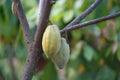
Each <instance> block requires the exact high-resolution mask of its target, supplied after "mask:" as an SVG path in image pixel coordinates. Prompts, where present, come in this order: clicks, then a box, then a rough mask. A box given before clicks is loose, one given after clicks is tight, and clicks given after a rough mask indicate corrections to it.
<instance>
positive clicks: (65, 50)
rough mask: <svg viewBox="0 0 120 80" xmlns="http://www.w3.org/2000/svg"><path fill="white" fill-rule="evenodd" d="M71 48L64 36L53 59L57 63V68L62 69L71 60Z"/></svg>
mask: <svg viewBox="0 0 120 80" xmlns="http://www.w3.org/2000/svg"><path fill="white" fill-rule="evenodd" d="M69 55H70V48H69V44H68V43H67V42H66V40H65V39H64V38H61V46H60V50H59V51H58V53H57V54H56V55H55V56H53V57H52V61H53V62H54V64H55V65H56V67H57V68H59V69H62V68H64V67H65V65H66V64H67V62H68V60H69Z"/></svg>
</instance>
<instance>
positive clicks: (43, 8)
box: [12, 0, 120, 80]
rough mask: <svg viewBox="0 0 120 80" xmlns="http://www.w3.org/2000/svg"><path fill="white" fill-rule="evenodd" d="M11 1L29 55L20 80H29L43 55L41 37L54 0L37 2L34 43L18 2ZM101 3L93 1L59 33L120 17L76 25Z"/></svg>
mask: <svg viewBox="0 0 120 80" xmlns="http://www.w3.org/2000/svg"><path fill="white" fill-rule="evenodd" d="M12 1H13V2H14V5H13V7H14V10H15V13H16V14H17V15H16V16H17V17H18V19H19V21H20V24H21V27H22V31H23V34H24V38H25V40H26V43H27V45H28V46H27V48H28V53H29V54H28V56H27V60H26V64H25V67H24V70H23V73H22V76H21V79H20V80H31V79H32V76H33V73H34V70H35V67H36V64H37V62H38V60H39V58H40V55H41V54H42V53H43V51H42V44H41V43H42V36H43V32H44V30H45V29H46V27H47V24H48V21H49V15H50V12H51V8H52V5H53V4H54V3H55V1H54V0H39V1H40V4H41V5H40V17H39V22H38V27H37V30H36V33H35V37H34V41H33V39H32V38H31V35H30V29H29V25H28V22H27V19H26V16H25V14H24V11H23V8H22V5H21V2H20V0H12ZM101 1H102V0H95V2H94V3H93V4H92V5H91V6H90V7H89V8H88V9H87V10H86V11H84V12H83V13H82V14H81V15H80V16H78V17H77V18H75V19H74V20H73V21H72V22H71V23H70V24H68V25H67V26H66V27H65V28H64V29H63V30H61V33H66V32H67V31H71V30H74V29H78V28H81V27H85V26H87V25H91V24H95V23H98V22H102V21H105V20H108V19H112V18H116V17H118V16H120V12H119V13H116V14H114V15H109V16H106V17H102V18H98V19H95V20H91V21H87V22H84V23H81V24H78V23H79V22H80V21H81V20H82V19H84V18H85V17H86V16H87V15H89V14H90V13H91V12H92V11H93V10H94V9H95V8H96V7H97V6H98V4H100V2H101Z"/></svg>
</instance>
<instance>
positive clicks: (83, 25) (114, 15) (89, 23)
mask: <svg viewBox="0 0 120 80" xmlns="http://www.w3.org/2000/svg"><path fill="white" fill-rule="evenodd" d="M116 17H120V12H118V13H115V14H112V15H108V16H105V17H102V18H98V19H94V20H91V21H86V22H84V23H81V24H77V25H74V26H71V27H69V28H67V29H64V30H61V33H64V32H65V31H66V30H67V31H72V30H75V29H78V28H82V27H86V26H88V25H92V24H96V23H99V22H103V21H106V20H109V19H112V18H116Z"/></svg>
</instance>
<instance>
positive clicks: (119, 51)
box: [117, 44, 120, 61]
mask: <svg viewBox="0 0 120 80" xmlns="http://www.w3.org/2000/svg"><path fill="white" fill-rule="evenodd" d="M117 59H118V60H119V61H120V44H119V45H118V51H117Z"/></svg>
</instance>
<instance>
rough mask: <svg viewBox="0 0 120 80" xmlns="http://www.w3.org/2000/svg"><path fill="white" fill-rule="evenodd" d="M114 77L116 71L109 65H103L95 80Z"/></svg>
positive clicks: (105, 79)
mask: <svg viewBox="0 0 120 80" xmlns="http://www.w3.org/2000/svg"><path fill="white" fill-rule="evenodd" d="M115 77H116V73H115V72H114V71H113V70H112V69H110V68H109V67H107V66H105V67H103V68H102V69H100V70H99V72H98V74H97V76H96V80H115Z"/></svg>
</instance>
